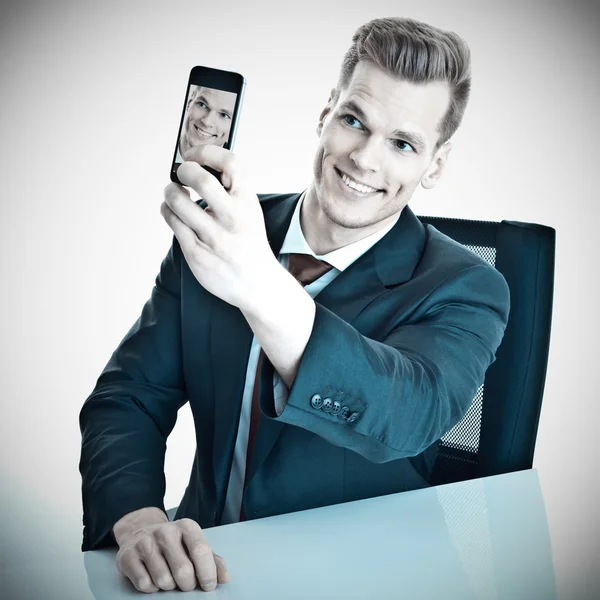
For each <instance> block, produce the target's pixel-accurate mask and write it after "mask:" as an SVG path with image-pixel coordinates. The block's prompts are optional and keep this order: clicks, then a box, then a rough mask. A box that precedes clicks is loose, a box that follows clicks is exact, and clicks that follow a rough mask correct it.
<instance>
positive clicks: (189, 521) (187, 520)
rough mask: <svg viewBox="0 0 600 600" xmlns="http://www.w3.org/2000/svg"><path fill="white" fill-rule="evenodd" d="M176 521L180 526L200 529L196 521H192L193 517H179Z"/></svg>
mask: <svg viewBox="0 0 600 600" xmlns="http://www.w3.org/2000/svg"><path fill="white" fill-rule="evenodd" d="M177 523H179V524H180V526H181V527H183V528H185V529H189V530H192V529H200V525H198V523H196V521H194V520H193V519H190V518H188V517H184V518H183V519H179V521H177Z"/></svg>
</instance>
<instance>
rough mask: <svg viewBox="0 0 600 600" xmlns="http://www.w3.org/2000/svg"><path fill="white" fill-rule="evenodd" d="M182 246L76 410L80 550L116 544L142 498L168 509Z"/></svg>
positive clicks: (178, 374) (180, 400) (179, 393)
mask: <svg viewBox="0 0 600 600" xmlns="http://www.w3.org/2000/svg"><path fill="white" fill-rule="evenodd" d="M181 260H182V258H181V250H180V248H179V244H178V243H177V241H176V240H175V238H174V239H173V244H172V246H171V248H170V250H169V252H168V254H167V256H166V257H165V259H164V260H163V262H162V265H161V269H160V273H159V275H158V276H157V278H156V282H155V286H154V288H153V290H152V294H151V297H150V299H149V300H148V301H147V302H146V304H145V305H144V307H143V310H142V313H141V315H140V317H139V318H138V320H137V321H136V322H135V323H134V325H133V326H132V327H131V329H130V330H129V331H128V333H127V334H126V335H125V337H124V338H123V340H122V341H121V343H120V344H119V346H118V348H117V349H116V350H115V352H114V353H113V355H112V356H111V358H110V360H109V362H108V364H107V365H106V367H105V368H104V370H103V372H102V374H101V375H100V377H99V379H98V381H97V383H96V386H95V388H94V390H93V392H92V394H91V395H90V396H89V397H88V398H87V400H86V401H85V403H84V404H83V407H82V409H81V412H80V414H79V426H80V429H81V435H82V443H81V458H80V462H79V470H80V473H81V476H82V500H83V526H84V529H83V544H82V548H81V549H82V551H86V550H94V549H97V548H102V547H104V546H110V545H115V544H116V541H115V539H114V536H113V535H112V527H113V526H114V524H115V523H116V522H117V521H118V520H119V519H120V518H121V517H122V516H124V515H126V514H127V513H129V512H131V511H134V510H137V509H139V508H143V507H145V506H156V507H158V508H160V509H161V510H163V511H164V510H165V507H164V504H163V498H164V493H165V475H164V458H165V449H166V439H167V436H168V435H169V433H170V432H171V431H172V429H173V427H174V426H175V422H176V420H177V411H178V409H179V408H180V407H181V406H182V405H183V404H184V403H185V401H186V398H185V396H186V394H185V389H184V383H183V374H182V361H181V327H180V286H181V282H180V265H181Z"/></svg>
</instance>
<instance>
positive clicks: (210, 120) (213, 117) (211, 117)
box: [202, 110, 217, 129]
mask: <svg viewBox="0 0 600 600" xmlns="http://www.w3.org/2000/svg"><path fill="white" fill-rule="evenodd" d="M202 123H203V125H205V126H206V127H207V128H208V127H210V128H211V129H214V127H215V126H216V124H217V114H216V113H215V111H214V110H209V111H208V114H206V115H205V116H204V117H202Z"/></svg>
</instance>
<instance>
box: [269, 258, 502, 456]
mask: <svg viewBox="0 0 600 600" xmlns="http://www.w3.org/2000/svg"><path fill="white" fill-rule="evenodd" d="M399 293H401V290H400V291H399ZM425 304H426V308H425V309H424V312H423V314H422V315H421V316H420V317H418V318H417V319H416V320H414V321H410V322H405V323H398V324H397V325H396V326H392V328H391V330H390V332H389V334H388V335H387V336H386V337H385V339H383V340H381V341H376V340H374V339H370V338H368V337H366V336H364V335H362V334H361V333H360V332H359V331H357V329H356V328H355V327H353V326H352V325H351V324H349V323H347V322H345V321H344V320H342V319H341V318H340V317H338V316H337V315H335V314H334V313H333V312H331V311H330V310H328V309H327V308H325V307H324V306H322V305H320V304H319V303H318V302H317V303H316V315H315V322H314V325H313V331H312V334H311V337H310V339H309V341H308V344H307V347H306V349H305V351H304V354H303V356H302V359H301V361H300V365H299V368H298V372H297V375H296V378H295V380H294V383H293V384H292V388H291V389H290V390H289V397H288V400H287V403H286V405H285V408H284V410H283V412H282V413H281V415H280V416H277V414H276V413H275V412H274V410H273V409H272V406H273V403H272V402H273V401H272V399H266V401H264V402H262V403H261V406H262V410H263V412H265V414H266V415H267V416H269V417H271V418H276V419H278V420H280V421H282V422H284V423H288V424H291V425H296V426H298V427H303V428H305V429H307V430H309V431H312V432H313V433H315V434H317V435H319V436H321V437H322V438H324V439H325V440H327V441H329V442H330V443H332V444H334V445H336V446H341V447H344V448H347V449H349V450H353V451H355V452H357V453H358V454H360V455H362V456H363V457H365V458H366V459H368V460H370V461H372V462H376V463H383V462H387V461H391V460H395V459H399V458H406V457H410V456H416V455H417V454H419V453H421V452H422V451H423V450H425V449H426V448H428V447H429V446H430V445H431V444H433V443H434V442H435V441H437V440H438V439H439V438H440V437H442V436H443V435H444V433H446V432H447V431H448V430H449V429H451V428H452V427H453V426H454V425H455V424H456V423H457V422H458V421H459V420H460V419H461V418H462V416H463V415H464V414H465V413H466V411H467V410H468V408H469V405H470V404H471V402H472V400H473V398H474V396H475V394H476V392H477V389H478V388H479V386H480V385H481V384H482V383H483V381H484V376H485V372H486V370H487V368H488V367H489V365H490V364H491V363H493V362H494V360H495V352H496V350H497V348H498V346H499V345H500V342H501V340H502V337H503V335H504V330H505V328H506V323H507V321H508V312H509V305H510V298H509V289H508V285H507V284H506V281H505V280H504V277H502V275H501V274H500V273H499V272H498V271H497V270H496V269H494V268H493V267H489V266H485V265H472V266H469V267H467V268H465V269H463V270H462V271H460V272H459V273H458V274H456V275H455V276H452V277H451V278H450V279H449V280H447V281H445V282H444V283H443V284H441V285H440V286H438V288H437V289H436V290H434V291H433V292H432V293H431V294H430V295H429V297H428V298H427V299H426V302H425ZM332 405H333V407H332Z"/></svg>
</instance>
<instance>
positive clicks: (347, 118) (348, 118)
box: [342, 114, 362, 129]
mask: <svg viewBox="0 0 600 600" xmlns="http://www.w3.org/2000/svg"><path fill="white" fill-rule="evenodd" d="M342 121H344V123H346V125H348V126H350V127H352V128H353V129H359V128H360V129H362V124H361V122H360V121H359V120H358V119H357V118H356V117H353V116H352V115H349V114H348V115H342ZM357 125H358V127H357Z"/></svg>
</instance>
